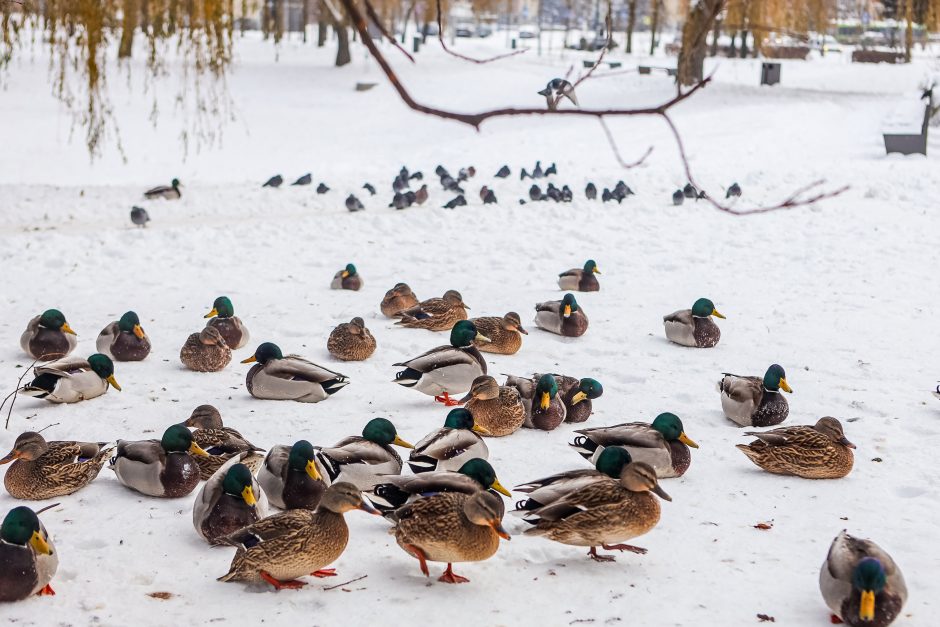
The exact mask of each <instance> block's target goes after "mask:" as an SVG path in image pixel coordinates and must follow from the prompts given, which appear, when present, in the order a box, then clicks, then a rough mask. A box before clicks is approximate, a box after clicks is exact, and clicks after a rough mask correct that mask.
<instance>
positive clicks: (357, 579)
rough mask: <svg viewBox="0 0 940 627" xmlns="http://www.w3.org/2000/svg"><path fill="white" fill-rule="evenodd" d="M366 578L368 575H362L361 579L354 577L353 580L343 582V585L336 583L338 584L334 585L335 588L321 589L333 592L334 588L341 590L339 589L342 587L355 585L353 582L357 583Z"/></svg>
mask: <svg viewBox="0 0 940 627" xmlns="http://www.w3.org/2000/svg"><path fill="white" fill-rule="evenodd" d="M368 576H369V575H363V576H362V577H356V578H355V579H350V580H349V581H344V582H343V583H338V584H336V585H335V586H330V587H328V588H323V589H324V590H335V589H336V588H341V587H343V586H348V585H349V584H351V583H355V582H357V581H362V580H363V579H365V578H366V577H368Z"/></svg>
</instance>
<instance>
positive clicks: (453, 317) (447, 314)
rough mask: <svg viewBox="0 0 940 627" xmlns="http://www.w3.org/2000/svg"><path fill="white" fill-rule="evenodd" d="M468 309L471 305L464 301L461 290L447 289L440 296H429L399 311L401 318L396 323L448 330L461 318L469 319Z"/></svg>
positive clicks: (404, 325) (417, 327)
mask: <svg viewBox="0 0 940 627" xmlns="http://www.w3.org/2000/svg"><path fill="white" fill-rule="evenodd" d="M467 309H470V307H468V306H467V304H466V303H464V302H463V296H461V295H460V292H458V291H457V290H447V291H446V292H444V295H443V296H442V297H440V298H429V299H428V300H423V301H421V302H420V303H418V304H417V305H415V306H414V307H409V308H408V309H403V310H402V311H399V312H398V316H399V317H400V318H401V320H399V321H398V322H396V323H395V324H397V325H400V326H403V327H408V328H409V329H427V330H429V331H447V330H449V329H452V328H454V325H455V324H457V322H458V321H459V320H466V319H467Z"/></svg>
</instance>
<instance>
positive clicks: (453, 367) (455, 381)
mask: <svg viewBox="0 0 940 627" xmlns="http://www.w3.org/2000/svg"><path fill="white" fill-rule="evenodd" d="M488 339H489V338H487V337H486V336H484V335H482V334H481V333H480V332H479V331H477V328H476V327H475V326H474V325H473V323H472V322H470V321H469V320H461V321H459V322H458V323H457V324H455V325H454V328H453V329H451V331H450V345H449V346H448V345H445V346H438V347H437V348H433V349H431V350H429V351H428V352H426V353H422V354H421V355H418V356H417V357H415V358H414V359H409V360H408V361H406V362H402V363H397V364H394V365H395V366H404V367H405V369H404V370H402V371H401V372H399V373H398V374H396V375H395V380H394V382H395V383H397V384H398V385H401V386H404V387H406V388H413V389H415V390H418V391H419V392H423V393H424V394H427V395H429V396H433V397H434V400H436V401H438V402H440V403H444V404H445V405H447V406H452V405H457V404H458V403H457V402H456V401H454V400H453V399H451V398H450V394H449V393H450V392H455V393H457V392H459V393H462V392H466V391H467V390H469V389H470V386H471V384H472V383H473V380H474V379H476V378H477V377H479V376H480V375H484V374H486V361H485V360H484V359H483V355H481V354H480V351H478V350H477V349H476V347H475V346H474V345H473V342H474V340H480V341H487V340H488Z"/></svg>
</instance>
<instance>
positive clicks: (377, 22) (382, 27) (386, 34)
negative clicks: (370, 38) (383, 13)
mask: <svg viewBox="0 0 940 627" xmlns="http://www.w3.org/2000/svg"><path fill="white" fill-rule="evenodd" d="M366 13H368V14H369V19H371V20H372V23H373V24H375V27H376V28H378V29H379V32H380V33H382V36H383V37H385V38H386V39H387V40H389V41H390V42H391V44H392V45H393V46H395V47H396V48H398V50H399V51H400V52H401V53H402V54H403V55H405V56H406V57H408V60H409V61H411V62H412V63H414V62H415V58H414V57H413V56H411V55H410V54H408V51H407V50H405V49H404V48H402V47H401V44H399V43H398V41H397V40H396V39H395V37H394V36H392V35H391V34H390V33H389V32H388V29H387V28H385V24H383V23H382V19H381V18H380V17H379V16H378V14H377V13H376V12H375V7H373V6H372V4H371V3H369V2H366Z"/></svg>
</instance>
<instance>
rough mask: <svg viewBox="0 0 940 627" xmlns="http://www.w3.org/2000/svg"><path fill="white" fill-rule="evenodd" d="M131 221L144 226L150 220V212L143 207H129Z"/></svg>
mask: <svg viewBox="0 0 940 627" xmlns="http://www.w3.org/2000/svg"><path fill="white" fill-rule="evenodd" d="M131 222H133V223H134V224H136V225H137V226H141V227H146V226H147V223H148V222H150V214H149V213H147V210H146V209H144V208H143V207H131Z"/></svg>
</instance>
